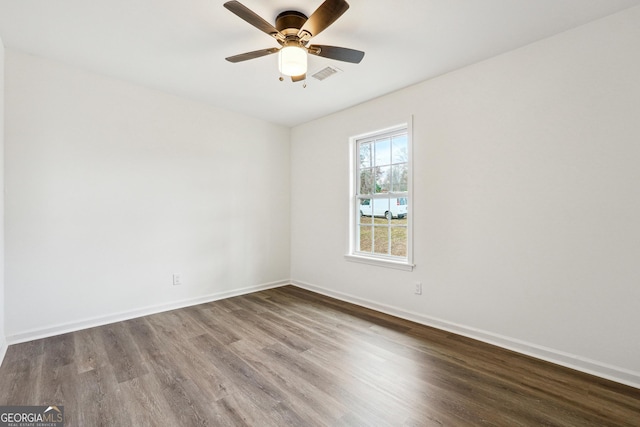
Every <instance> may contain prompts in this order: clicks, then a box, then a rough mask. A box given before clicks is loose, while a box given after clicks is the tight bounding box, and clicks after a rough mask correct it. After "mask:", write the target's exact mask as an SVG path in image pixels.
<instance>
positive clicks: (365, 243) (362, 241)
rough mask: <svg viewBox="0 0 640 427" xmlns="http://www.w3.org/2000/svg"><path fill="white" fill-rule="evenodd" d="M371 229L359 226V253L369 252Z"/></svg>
mask: <svg viewBox="0 0 640 427" xmlns="http://www.w3.org/2000/svg"><path fill="white" fill-rule="evenodd" d="M372 228H373V227H370V226H369V227H367V226H363V225H361V226H360V229H359V236H358V237H359V239H358V250H359V251H360V252H371V244H372V238H373V236H372V233H371V229H372Z"/></svg>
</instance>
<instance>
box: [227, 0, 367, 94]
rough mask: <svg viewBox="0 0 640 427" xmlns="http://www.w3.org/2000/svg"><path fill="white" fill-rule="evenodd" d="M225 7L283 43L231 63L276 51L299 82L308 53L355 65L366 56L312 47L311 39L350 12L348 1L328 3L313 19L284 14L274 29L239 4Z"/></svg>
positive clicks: (282, 69) (290, 12)
mask: <svg viewBox="0 0 640 427" xmlns="http://www.w3.org/2000/svg"><path fill="white" fill-rule="evenodd" d="M224 7H225V8H227V9H228V10H230V11H231V12H233V13H235V14H236V15H237V16H239V17H240V18H242V19H244V20H245V21H247V22H248V23H249V24H251V25H253V26H254V27H256V28H257V29H259V30H260V31H263V32H265V33H267V34H268V35H270V36H271V37H273V38H274V39H276V41H277V42H278V43H279V44H280V47H279V48H278V47H272V48H268V49H261V50H254V51H253V52H246V53H241V54H239V55H234V56H230V57H228V58H225V59H226V60H227V61H229V62H234V63H235V62H242V61H247V60H249V59H255V58H260V57H262V56H266V55H271V54H273V53H276V52H277V53H278V56H279V61H278V67H279V69H280V72H281V73H282V74H284V75H286V76H290V77H291V80H292V81H294V82H297V81H300V80H305V79H306V73H307V54H311V55H317V56H321V57H324V58H330V59H335V60H337V61H344V62H351V63H353V64H358V63H360V61H362V58H363V57H364V52H361V51H359V50H354V49H347V48H345V47H337V46H327V45H321V44H316V45H313V44H309V41H310V40H311V38H312V37H315V36H317V35H318V34H320V33H321V32H322V31H324V30H325V29H326V28H327V27H328V26H329V25H331V24H333V23H334V22H335V21H336V20H337V19H338V18H340V17H341V16H342V14H343V13H345V12H346V11H347V9H349V4H348V3H347V2H346V1H345V0H325V2H324V3H322V4H321V5H320V6H319V7H318V8H317V9H316V11H315V12H313V13H312V14H311V16H310V17H307V16H306V15H305V14H303V13H301V12H298V11H295V10H287V11H284V12H282V13H280V14H279V15H278V16H277V17H276V22H275V26H273V25H271V24H270V23H268V22H267V21H265V20H264V19H262V18H261V17H260V16H259V15H257V14H256V13H255V12H253V11H252V10H250V9H249V8H247V7H246V6H244V5H243V4H242V3H240V2H239V1H228V2H226V3H225V4H224ZM280 80H282V77H280Z"/></svg>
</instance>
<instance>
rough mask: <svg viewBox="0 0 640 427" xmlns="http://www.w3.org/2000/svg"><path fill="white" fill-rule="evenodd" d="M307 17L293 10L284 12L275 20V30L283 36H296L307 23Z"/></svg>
mask: <svg viewBox="0 0 640 427" xmlns="http://www.w3.org/2000/svg"><path fill="white" fill-rule="evenodd" d="M307 19H309V18H307V15H305V14H304V13H301V12H298V11H295V10H286V11H284V12H282V13H280V14H279V15H278V17H277V18H276V30H278V31H280V32H281V33H282V34H284V35H285V36H290V35H296V34H298V31H300V28H302V26H303V25H304V23H305V22H307Z"/></svg>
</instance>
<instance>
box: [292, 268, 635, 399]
mask: <svg viewBox="0 0 640 427" xmlns="http://www.w3.org/2000/svg"><path fill="white" fill-rule="evenodd" d="M291 284H293V285H294V286H297V287H299V288H302V289H307V290H309V291H312V292H316V293H319V294H323V295H326V296H329V297H332V298H336V299H339V300H341V301H345V302H349V303H352V304H356V305H359V306H362V307H366V308H370V309H372V310H376V311H380V312H382V313H386V314H390V315H392V316H396V317H400V318H402V319H406V320H410V321H413V322H416V323H420V324H422V325H426V326H431V327H434V328H437V329H442V330H445V331H448V332H453V333H455V334H458V335H462V336H465V337H468V338H472V339H475V340H478V341H482V342H486V343H489V344H493V345H496V346H498V347H502V348H505V349H508V350H512V351H515V352H517V353H521V354H525V355H527V356H531V357H535V358H537V359H542V360H545V361H547V362H551V363H555V364H557V365H561V366H565V367H567V368H571V369H575V370H577V371H581V372H585V373H587V374H591V375H595V376H598V377H601V378H606V379H608V380H612V381H615V382H618V383H621V384H626V385H629V386H631V387H635V388H638V389H640V373H639V372H633V371H630V370H627V369H624V368H620V367H617V366H611V365H608V364H605V363H601V362H598V361H595V360H590V359H587V358H585V357H581V356H577V355H574V354H569V353H565V352H562V351H559V350H555V349H552V348H547V347H543V346H539V345H537V344H531V343H528V342H525V341H521V340H517V339H514V338H511V337H506V336H502V335H499V334H494V333H492V332H487V331H483V330H480V329H476V328H471V327H468V326H465V325H460V324H456V323H452V322H449V321H446V320H442V319H437V318H434V317H430V316H425V315H423V314H419V313H414V312H411V311H407V310H403V309H401V308H398V307H394V306H390V305H387V304H381V303H378V302H375V301H371V300H367V299H364V298H359V297H356V296H354V295H349V294H345V293H342V292H336V291H333V290H329V289H326V288H323V287H320V286H316V285H311V284H309V283H305V282H301V281H299V280H292V281H291Z"/></svg>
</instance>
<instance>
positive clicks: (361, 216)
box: [351, 126, 410, 263]
mask: <svg viewBox="0 0 640 427" xmlns="http://www.w3.org/2000/svg"><path fill="white" fill-rule="evenodd" d="M354 144H355V147H354V151H355V153H354V154H355V162H354V163H355V164H354V166H355V167H354V172H355V177H354V178H355V179H354V181H355V183H356V185H355V188H354V190H355V191H354V194H353V203H354V213H355V215H354V223H353V225H352V231H353V233H352V236H353V237H352V243H351V254H352V255H355V256H359V257H370V258H378V259H382V260H385V259H386V260H390V261H394V262H404V263H408V261H409V258H410V256H409V255H410V254H409V243H410V242H409V237H410V234H409V223H410V221H409V209H408V208H409V204H410V195H409V165H410V159H409V133H408V126H402V127H398V128H396V129H393V130H391V131H385V132H379V133H376V134H371V135H368V136H366V137H361V138H355V141H354Z"/></svg>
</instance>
